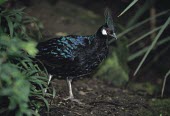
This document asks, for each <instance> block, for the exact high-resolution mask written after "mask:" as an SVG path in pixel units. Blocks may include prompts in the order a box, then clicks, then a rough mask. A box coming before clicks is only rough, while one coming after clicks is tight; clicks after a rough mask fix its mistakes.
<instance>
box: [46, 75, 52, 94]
mask: <svg viewBox="0 0 170 116" xmlns="http://www.w3.org/2000/svg"><path fill="white" fill-rule="evenodd" d="M52 77H53V75H51V74H49V75H48V85H49V84H50V82H51V79H52ZM45 93H47V88H46V89H45Z"/></svg>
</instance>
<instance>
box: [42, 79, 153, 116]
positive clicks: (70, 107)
mask: <svg viewBox="0 0 170 116" xmlns="http://www.w3.org/2000/svg"><path fill="white" fill-rule="evenodd" d="M52 86H53V87H55V89H56V93H57V95H56V97H55V98H53V99H52V98H51V99H50V100H49V101H50V104H51V106H50V111H49V112H47V111H46V110H45V109H42V112H41V115H43V116H46V115H47V114H48V115H49V116H146V115H147V114H149V115H154V114H155V112H154V111H153V110H152V108H151V107H150V106H149V105H148V104H147V101H146V99H145V98H143V97H141V96H139V95H136V94H135V93H133V92H130V91H128V90H124V89H120V88H115V87H113V86H112V85H108V84H106V83H104V82H103V81H101V80H99V79H96V78H92V79H89V78H86V79H82V80H78V81H75V82H73V85H72V86H73V93H74V95H75V98H77V99H79V100H80V101H81V102H83V103H85V105H79V104H77V103H74V102H71V101H65V100H63V98H65V97H67V96H68V88H67V84H66V82H65V81H62V80H53V82H52Z"/></svg>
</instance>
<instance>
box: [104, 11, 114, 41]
mask: <svg viewBox="0 0 170 116" xmlns="http://www.w3.org/2000/svg"><path fill="white" fill-rule="evenodd" d="M104 14H105V25H103V26H102V28H101V34H102V35H104V36H107V37H109V38H114V39H117V37H116V34H115V30H114V26H113V19H112V15H111V12H110V10H109V9H108V8H106V10H105V13H104Z"/></svg>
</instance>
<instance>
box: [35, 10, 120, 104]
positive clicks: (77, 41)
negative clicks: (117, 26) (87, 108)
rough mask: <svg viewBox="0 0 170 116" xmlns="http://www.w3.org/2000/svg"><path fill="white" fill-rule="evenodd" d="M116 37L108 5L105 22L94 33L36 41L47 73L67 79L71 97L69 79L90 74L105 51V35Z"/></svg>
mask: <svg viewBox="0 0 170 116" xmlns="http://www.w3.org/2000/svg"><path fill="white" fill-rule="evenodd" d="M109 38H113V39H117V37H116V34H115V31H114V26H113V20H112V16H111V13H110V10H109V9H106V11H105V23H104V24H103V25H102V26H101V27H100V28H99V29H98V30H97V31H96V33H95V34H93V35H88V36H81V35H68V36H63V37H58V38H52V39H50V40H47V41H44V42H41V43H39V44H38V45H37V49H38V50H39V53H38V54H37V58H38V59H39V60H40V61H41V62H42V63H43V64H44V65H45V67H46V68H47V71H48V73H49V74H50V75H49V81H48V84H49V83H50V81H51V78H52V76H53V75H56V76H57V77H60V78H62V79H67V83H68V87H69V97H68V98H67V99H66V100H71V101H78V100H77V99H75V98H74V96H73V92H72V86H71V82H72V80H73V79H75V78H78V77H84V76H85V75H89V74H91V73H92V72H93V71H94V70H95V69H96V68H97V67H98V66H99V64H100V63H101V62H102V61H103V60H104V59H105V58H106V56H107V54H108V51H109V49H108V39H109Z"/></svg>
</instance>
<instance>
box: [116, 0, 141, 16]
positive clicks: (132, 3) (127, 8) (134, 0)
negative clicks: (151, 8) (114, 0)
mask: <svg viewBox="0 0 170 116" xmlns="http://www.w3.org/2000/svg"><path fill="white" fill-rule="evenodd" d="M136 2H138V0H133V2H131V3H130V4H129V5H128V6H127V7H126V8H125V10H123V12H121V13H120V15H119V16H118V17H120V16H121V15H123V14H124V13H125V12H126V11H128V10H129V9H130V8H131V7H132V6H133V5H134V4H135V3H136Z"/></svg>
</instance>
